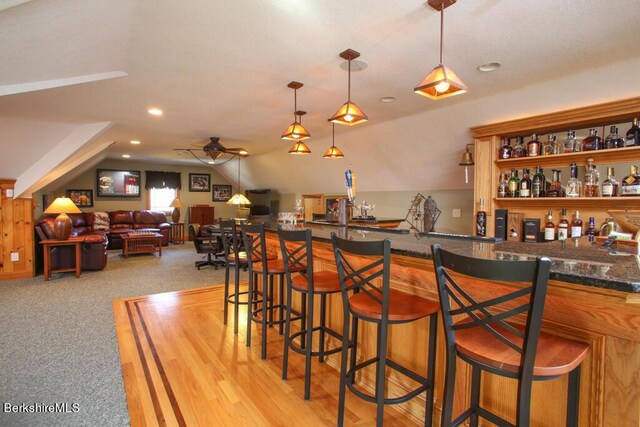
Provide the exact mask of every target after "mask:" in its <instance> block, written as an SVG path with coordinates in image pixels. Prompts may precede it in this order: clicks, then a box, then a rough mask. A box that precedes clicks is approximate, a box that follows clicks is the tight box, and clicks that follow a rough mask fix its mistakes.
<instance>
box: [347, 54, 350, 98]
mask: <svg viewBox="0 0 640 427" xmlns="http://www.w3.org/2000/svg"><path fill="white" fill-rule="evenodd" d="M348 81H349V84H348V89H347V102H351V60H349V79H348Z"/></svg>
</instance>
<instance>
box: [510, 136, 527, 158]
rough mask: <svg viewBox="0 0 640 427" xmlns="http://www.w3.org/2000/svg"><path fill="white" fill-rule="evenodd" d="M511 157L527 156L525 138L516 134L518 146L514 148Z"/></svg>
mask: <svg viewBox="0 0 640 427" xmlns="http://www.w3.org/2000/svg"><path fill="white" fill-rule="evenodd" d="M511 157H527V149H526V148H525V146H524V138H523V137H521V136H516V146H515V147H514V148H513V153H511Z"/></svg>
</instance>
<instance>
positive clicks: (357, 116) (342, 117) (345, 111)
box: [329, 49, 369, 126]
mask: <svg viewBox="0 0 640 427" xmlns="http://www.w3.org/2000/svg"><path fill="white" fill-rule="evenodd" d="M359 56H360V53H359V52H356V51H355V50H352V49H347V50H345V51H344V52H342V53H340V58H342V59H346V60H347V61H349V85H348V92H347V102H345V103H344V104H342V107H340V109H338V111H337V112H336V113H335V114H334V115H333V116H332V117H331V118H330V119H329V120H330V121H332V122H333V123H337V124H339V125H347V126H353V125H357V124H360V123H364V122H366V121H367V120H369V118H368V117H367V115H366V114H365V113H364V112H363V111H362V110H361V109H360V107H358V106H357V105H356V104H354V103H353V102H351V61H352V60H354V59H356V58H358V57H359Z"/></svg>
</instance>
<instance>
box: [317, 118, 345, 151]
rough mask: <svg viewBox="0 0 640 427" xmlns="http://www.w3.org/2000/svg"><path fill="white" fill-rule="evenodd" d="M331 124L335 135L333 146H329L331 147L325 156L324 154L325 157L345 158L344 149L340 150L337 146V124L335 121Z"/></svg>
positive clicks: (332, 141)
mask: <svg viewBox="0 0 640 427" xmlns="http://www.w3.org/2000/svg"><path fill="white" fill-rule="evenodd" d="M331 126H332V127H333V129H332V130H333V137H332V140H331V147H329V149H328V150H327V151H326V152H325V153H324V156H322V157H323V158H324V159H342V158H344V154H342V151H340V150H339V149H338V147H336V124H335V123H331Z"/></svg>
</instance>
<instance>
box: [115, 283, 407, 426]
mask: <svg viewBox="0 0 640 427" xmlns="http://www.w3.org/2000/svg"><path fill="white" fill-rule="evenodd" d="M223 299H224V298H223V287H222V286H213V287H207V288H199V289H191V290H186V291H180V292H170V293H164V294H157V295H150V296H142V297H136V298H129V299H123V300H116V301H114V302H113V309H114V315H115V321H116V332H117V336H118V343H119V346H120V359H121V364H122V372H123V376H124V383H125V389H126V394H127V402H128V407H129V416H130V418H131V425H132V426H134V427H136V426H163V425H170V426H173V425H180V426H185V425H186V426H198V425H200V426H218V425H222V426H226V425H229V426H238V425H256V426H258V425H259V426H262V425H269V426H278V425H282V426H291V425H304V426H326V425H335V423H336V415H337V396H338V372H337V371H336V370H335V369H334V368H332V367H331V366H328V365H327V363H324V364H320V363H318V361H317V359H314V361H313V367H312V386H311V400H309V401H305V400H303V386H304V364H303V362H304V357H303V356H301V355H298V354H295V353H293V352H290V353H289V379H288V380H287V381H284V380H282V379H281V373H282V350H283V349H282V347H283V337H282V336H281V335H278V331H277V328H270V329H269V331H268V358H267V360H261V359H260V338H261V336H260V330H259V328H258V327H257V325H255V324H254V325H252V327H253V330H252V331H253V332H252V347H251V348H247V347H246V346H245V330H246V309H241V312H240V319H241V320H240V328H239V329H240V333H239V334H238V335H236V336H234V334H233V320H232V319H231V313H230V321H229V324H228V325H227V326H225V325H223V319H222V317H223ZM230 312H232V310H230ZM331 357H332V358H333V360H332V362H337V361H338V360H339V357H340V356H339V354H338V355H334V356H331ZM372 424H375V406H374V405H373V404H370V403H368V402H364V401H362V400H361V399H358V398H357V397H355V396H353V395H352V394H350V392H347V402H346V412H345V425H358V426H360V425H372ZM385 424H387V425H393V426H415V425H417V424H416V423H415V421H414V420H412V419H409V418H407V417H406V416H404V415H402V414H400V412H398V411H396V410H395V409H394V408H392V407H386V408H385Z"/></svg>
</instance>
